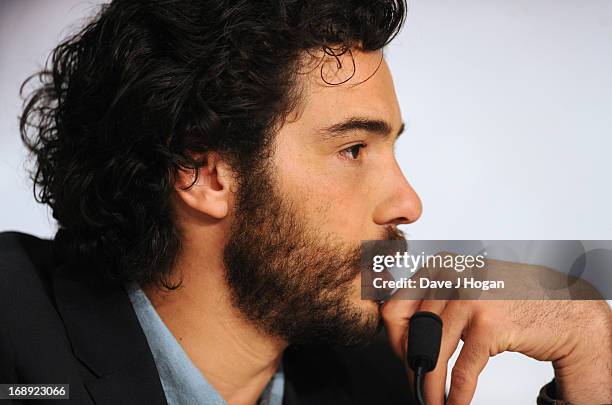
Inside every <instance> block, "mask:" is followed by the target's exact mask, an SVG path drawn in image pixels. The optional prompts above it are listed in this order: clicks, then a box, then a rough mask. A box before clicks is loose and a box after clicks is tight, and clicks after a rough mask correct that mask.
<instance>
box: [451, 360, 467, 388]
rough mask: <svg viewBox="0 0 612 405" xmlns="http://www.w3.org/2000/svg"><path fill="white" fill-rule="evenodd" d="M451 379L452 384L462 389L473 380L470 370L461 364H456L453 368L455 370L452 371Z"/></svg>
mask: <svg viewBox="0 0 612 405" xmlns="http://www.w3.org/2000/svg"><path fill="white" fill-rule="evenodd" d="M451 380H452V384H453V385H454V386H455V387H456V388H459V389H461V388H464V387H467V385H468V384H469V383H470V381H471V378H470V375H469V373H468V371H467V370H466V369H465V368H463V367H461V366H455V367H454V368H453V371H452V372H451Z"/></svg>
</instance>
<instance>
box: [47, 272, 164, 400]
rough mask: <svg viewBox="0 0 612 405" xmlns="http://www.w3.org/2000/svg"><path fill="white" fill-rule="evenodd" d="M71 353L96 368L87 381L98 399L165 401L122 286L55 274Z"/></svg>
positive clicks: (153, 366)
mask: <svg viewBox="0 0 612 405" xmlns="http://www.w3.org/2000/svg"><path fill="white" fill-rule="evenodd" d="M53 289H54V292H55V299H56V303H57V307H58V311H59V312H60V315H61V317H62V319H63V321H64V324H65V326H66V331H67V333H68V337H69V339H70V342H71V345H72V349H73V351H74V354H75V356H76V357H77V358H78V359H79V360H80V361H81V362H82V363H83V364H84V365H85V366H86V367H87V368H88V369H89V370H90V371H91V372H92V373H93V374H94V376H95V377H93V378H91V379H90V380H86V381H85V382H84V383H85V387H86V388H87V390H88V391H89V393H90V395H91V396H92V398H93V400H94V402H95V403H96V404H98V405H110V404H128V403H129V404H147V405H149V404H167V402H166V399H165V395H164V391H163V388H162V386H161V382H160V379H159V375H158V373H157V368H156V366H155V361H154V359H153V355H152V354H151V350H150V349H149V345H148V343H147V340H146V337H145V335H144V332H143V331H142V328H141V327H140V324H139V322H138V318H137V317H136V314H135V313H134V310H133V308H132V305H131V302H130V300H129V297H128V296H127V293H126V292H125V290H124V288H123V286H121V285H120V284H110V283H103V282H101V281H96V280H94V279H90V278H85V277H77V276H69V275H68V274H67V272H66V271H65V269H64V268H59V269H58V271H57V273H56V274H55V275H54V279H53Z"/></svg>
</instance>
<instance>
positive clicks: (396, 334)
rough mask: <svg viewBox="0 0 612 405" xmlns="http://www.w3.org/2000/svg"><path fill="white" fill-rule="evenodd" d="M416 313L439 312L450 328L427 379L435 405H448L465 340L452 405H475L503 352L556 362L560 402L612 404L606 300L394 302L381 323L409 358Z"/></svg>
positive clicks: (611, 332) (611, 330)
mask: <svg viewBox="0 0 612 405" xmlns="http://www.w3.org/2000/svg"><path fill="white" fill-rule="evenodd" d="M417 311H431V312H435V313H437V314H438V315H440V317H441V318H442V321H443V322H444V327H443V334H442V345H441V348H440V357H439V359H438V364H437V366H436V368H435V369H434V370H433V371H432V372H431V373H429V374H427V376H426V378H425V387H424V392H425V397H426V400H427V403H428V404H431V405H437V404H443V402H444V387H445V382H446V371H447V364H448V360H449V359H450V357H451V356H452V354H453V353H454V351H455V349H456V348H457V345H458V343H459V339H461V340H463V342H464V345H463V348H462V349H461V352H460V354H459V357H458V358H457V362H456V363H455V366H454V368H453V370H452V373H451V389H450V392H449V397H448V402H447V404H449V405H462V404H469V403H470V401H471V400H472V397H473V396H474V392H475V390H476V383H477V380H478V375H479V374H480V372H481V371H482V369H483V368H484V367H485V365H486V363H487V361H488V359H489V357H491V356H495V355H496V354H498V353H501V352H504V351H512V352H519V353H523V354H525V355H527V356H529V357H531V358H534V359H537V360H543V361H552V363H553V367H554V369H555V377H556V383H557V396H559V397H560V398H557V399H564V400H566V401H569V402H571V403H572V404H576V405H581V404H609V403H612V383H611V381H612V315H611V311H610V308H609V306H608V304H607V303H606V302H605V301H518V300H516V301H501V300H488V301H484V300H472V301H461V300H456V301H446V300H421V301H418V300H412V301H409V300H391V301H388V302H386V303H385V304H384V305H383V307H382V317H383V319H384V322H385V327H386V329H387V334H388V336H389V340H390V343H391V346H392V348H393V350H394V351H395V352H396V354H397V355H398V356H400V357H401V358H402V359H403V358H404V356H405V353H406V344H407V333H408V322H409V320H410V317H411V316H412V314H414V313H415V312H417ZM535 395H536V393H534V396H535Z"/></svg>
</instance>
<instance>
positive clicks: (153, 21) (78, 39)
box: [20, 0, 406, 288]
mask: <svg viewBox="0 0 612 405" xmlns="http://www.w3.org/2000/svg"><path fill="white" fill-rule="evenodd" d="M405 10H406V5H405V3H404V0H312V1H309V0H214V1H212V0H154V1H153V0H115V1H113V2H112V3H110V4H106V5H103V6H101V9H100V11H99V12H98V14H97V15H96V16H95V17H94V18H93V19H91V20H90V21H89V22H88V23H87V24H86V25H85V26H84V27H83V28H82V29H81V30H80V31H79V32H78V33H76V34H75V35H73V36H71V37H69V38H67V39H66V40H64V41H63V42H61V43H60V44H59V45H58V46H57V47H56V48H55V49H54V50H53V51H52V53H51V55H50V57H49V59H48V61H47V64H46V67H45V68H44V69H43V70H42V71H41V72H39V73H36V74H35V75H33V76H31V77H30V78H28V79H27V80H26V81H25V82H24V85H23V86H22V94H23V92H24V91H25V90H24V88H25V87H28V86H30V85H32V84H34V88H33V90H32V91H31V92H30V93H29V94H28V95H27V96H26V97H25V102H24V111H23V114H22V116H21V122H20V131H21V137H22V139H23V142H24V143H25V145H26V146H27V148H28V149H29V150H30V151H31V153H32V154H33V155H34V157H35V163H36V165H35V168H34V170H33V171H32V177H33V180H34V194H35V196H36V198H37V200H38V201H39V202H41V203H46V204H48V205H49V206H50V207H51V208H52V210H53V217H54V218H55V219H56V220H57V222H58V225H59V230H58V233H57V235H56V238H55V241H56V246H57V248H58V251H59V252H61V256H62V257H63V258H64V260H66V261H67V262H71V263H77V264H79V265H80V266H78V267H79V271H84V272H90V273H92V274H98V275H101V276H103V278H104V279H107V280H114V281H119V282H126V281H137V282H139V283H141V284H147V283H150V282H153V283H156V284H158V285H161V286H165V287H166V288H172V286H171V285H169V283H168V276H169V274H170V271H171V268H172V265H173V262H174V260H175V258H176V257H177V254H178V252H179V249H180V233H179V231H178V229H177V227H176V224H175V223H174V221H173V216H172V204H171V196H172V194H173V192H174V187H175V185H174V181H175V175H176V173H177V171H178V170H180V169H181V168H191V169H194V168H197V167H200V166H201V165H202V164H203V162H201V161H199V160H198V159H196V158H195V157H194V156H202V154H204V153H205V152H207V151H218V152H219V153H222V154H225V155H226V156H228V158H229V159H230V161H231V162H232V165H233V166H234V167H235V169H236V171H237V172H239V173H242V174H245V173H248V171H249V169H250V168H252V167H253V165H254V164H255V163H256V162H257V161H258V160H259V159H261V158H262V153H264V151H265V148H266V145H269V141H270V139H271V137H272V136H273V132H274V131H273V129H274V128H275V126H277V125H278V124H279V122H282V120H283V119H286V116H287V114H288V113H289V112H290V111H292V110H293V109H294V108H295V107H296V105H297V103H298V101H299V91H297V87H298V86H297V84H296V83H297V80H296V77H297V75H296V72H298V71H299V66H298V65H299V61H300V58H301V56H303V55H304V53H310V51H313V50H315V51H316V50H323V51H324V52H325V53H327V54H328V55H329V54H332V55H335V54H337V53H338V52H339V53H342V52H346V51H347V50H349V51H350V49H353V48H354V47H359V48H361V49H363V50H365V51H371V50H372V51H373V50H379V49H382V48H383V47H384V46H385V45H386V44H387V43H388V42H389V41H390V40H391V39H392V38H393V37H394V36H395V35H396V34H397V32H398V30H399V29H400V27H401V25H402V23H403V20H404V17H405ZM334 52H336V53H334ZM33 79H37V80H33Z"/></svg>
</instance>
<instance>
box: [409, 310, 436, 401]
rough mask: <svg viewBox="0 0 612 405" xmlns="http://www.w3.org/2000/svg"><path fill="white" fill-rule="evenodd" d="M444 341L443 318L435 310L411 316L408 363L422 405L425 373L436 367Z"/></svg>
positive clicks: (418, 399) (417, 396) (416, 393)
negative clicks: (441, 344)
mask: <svg viewBox="0 0 612 405" xmlns="http://www.w3.org/2000/svg"><path fill="white" fill-rule="evenodd" d="M441 341H442V319H440V317H439V316H438V315H436V314H434V313H433V312H426V311H421V312H417V313H415V314H414V315H412V317H411V318H410V323H409V327H408V348H407V350H406V363H407V365H408V367H410V368H411V369H412V371H414V392H415V395H416V398H417V401H418V402H419V404H420V405H426V402H425V399H424V398H423V380H424V377H425V374H426V373H428V372H430V371H431V370H433V369H434V368H436V364H437V363H438V355H439V354H440V343H441Z"/></svg>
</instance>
